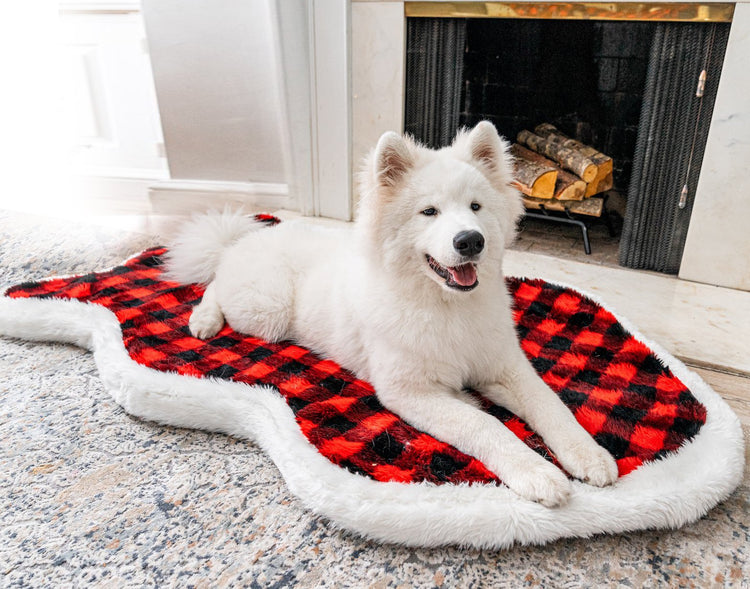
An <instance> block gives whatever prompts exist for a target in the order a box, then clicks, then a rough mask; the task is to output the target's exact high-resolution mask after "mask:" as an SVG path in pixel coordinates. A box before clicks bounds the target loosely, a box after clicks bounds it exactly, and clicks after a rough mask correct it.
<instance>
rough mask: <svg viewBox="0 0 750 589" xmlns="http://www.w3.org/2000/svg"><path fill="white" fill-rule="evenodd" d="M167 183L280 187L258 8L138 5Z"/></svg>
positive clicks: (267, 27)
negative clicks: (143, 27) (224, 183)
mask: <svg viewBox="0 0 750 589" xmlns="http://www.w3.org/2000/svg"><path fill="white" fill-rule="evenodd" d="M142 11H143V17H144V21H145V24H146V32H147V36H148V43H149V49H150V54H151V63H152V68H153V71H154V81H155V84H156V92H157V97H158V101H159V110H160V113H161V120H162V128H163V131H164V139H165V146H166V152H167V157H168V161H169V170H170V175H171V177H172V178H173V179H179V180H183V179H184V180H212V181H221V182H268V183H284V182H286V174H285V164H284V162H285V159H284V150H283V147H282V146H283V143H282V126H281V124H282V118H281V117H282V111H281V101H280V99H279V83H278V80H277V78H276V63H277V59H276V55H275V49H274V41H273V39H272V30H273V29H272V22H271V14H270V9H269V5H268V2H267V1H266V0H243V1H242V2H239V1H236V0H190V1H189V2H185V1H181V0H143V5H142Z"/></svg>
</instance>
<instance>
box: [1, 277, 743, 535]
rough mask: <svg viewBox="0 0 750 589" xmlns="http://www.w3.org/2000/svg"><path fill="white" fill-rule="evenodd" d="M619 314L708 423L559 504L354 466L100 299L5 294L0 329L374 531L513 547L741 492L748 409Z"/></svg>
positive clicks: (619, 528)
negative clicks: (252, 458) (189, 371)
mask: <svg viewBox="0 0 750 589" xmlns="http://www.w3.org/2000/svg"><path fill="white" fill-rule="evenodd" d="M574 290H577V289H574ZM579 292H580V291H579ZM582 294H585V293H582ZM586 296H589V297H590V298H591V299H593V300H595V301H596V300H597V299H596V297H593V296H590V295H586ZM597 302H598V301H597ZM600 304H602V303H600ZM602 306H605V305H603V304H602ZM605 308H606V306H605ZM617 318H618V320H619V321H620V322H621V323H622V325H623V326H624V327H625V328H626V329H628V331H629V332H630V333H632V334H633V335H634V336H635V337H636V338H637V339H639V340H640V341H642V342H643V343H644V344H646V345H647V346H648V347H649V348H650V349H651V350H653V351H654V352H655V353H656V354H657V355H658V356H659V358H660V359H661V360H662V361H663V362H664V363H665V364H666V365H667V366H669V368H670V369H671V370H672V372H673V373H674V374H675V375H676V376H677V377H678V378H679V379H680V380H682V382H684V383H685V385H686V386H688V387H689V388H690V390H691V391H692V393H693V395H695V397H696V398H697V399H698V400H699V401H700V402H701V403H703V404H704V405H705V407H706V409H707V414H708V416H707V420H706V424H705V425H704V426H703V427H702V428H701V430H700V432H699V433H698V435H697V436H696V437H695V438H694V439H693V440H692V441H691V442H689V443H688V444H686V445H685V446H683V447H682V448H681V449H680V450H679V451H678V452H677V453H674V454H671V455H670V456H668V457H667V458H665V459H663V460H659V461H655V462H651V463H648V464H645V465H643V466H641V467H639V468H638V469H637V470H635V471H633V472H631V473H630V474H628V475H627V476H625V477H621V478H620V479H619V480H618V481H617V483H616V484H614V485H613V486H611V487H607V488H597V487H592V486H589V485H585V484H583V483H579V482H574V487H573V494H572V497H571V499H570V501H569V502H568V503H567V504H566V505H565V506H564V507H559V508H554V509H549V508H546V507H543V506H541V505H539V504H537V503H533V502H529V501H526V500H523V499H521V498H519V497H518V496H516V495H515V494H514V493H513V492H511V491H510V490H508V489H507V488H506V487H503V486H499V487H498V486H490V485H472V486H469V485H432V484H427V483H420V484H404V483H395V482H393V483H381V482H377V481H374V480H372V479H369V478H366V477H363V476H359V475H356V474H353V473H351V472H349V471H347V470H345V469H342V468H339V467H337V466H336V465H334V464H333V463H331V462H329V461H328V460H327V459H326V458H325V457H323V456H322V455H321V454H319V453H318V451H317V450H316V449H315V448H314V447H313V446H312V445H311V444H310V443H309V442H308V441H307V439H306V438H305V436H304V435H303V434H302V432H301V431H300V429H299V427H298V426H297V424H296V422H295V420H294V416H293V413H292V411H291V409H290V408H289V406H288V405H287V403H286V401H285V400H284V399H283V398H282V397H281V396H280V395H279V394H278V393H277V392H275V391H274V390H273V389H272V388H270V387H264V386H248V385H244V384H241V383H236V382H231V381H225V380H216V379H211V378H205V379H199V378H191V377H186V376H182V375H178V374H175V373H166V372H159V371H156V370H153V369H150V368H147V367H145V366H142V365H140V364H137V363H136V362H134V361H133V360H132V359H131V358H130V356H129V355H128V353H127V351H126V349H125V347H124V345H123V341H122V335H121V330H120V326H119V324H118V322H117V319H116V317H115V316H114V314H113V313H112V312H111V311H109V310H108V309H106V308H104V307H101V306H99V305H95V304H90V303H83V302H80V301H76V300H60V299H10V298H7V297H0V334H3V335H6V336H11V337H18V338H24V339H33V340H39V341H61V342H70V343H74V344H76V345H79V346H82V347H86V348H88V349H90V350H92V351H93V353H94V358H95V361H96V364H97V367H98V369H99V373H100V375H101V379H102V381H103V382H104V384H105V386H106V388H107V389H108V390H109V391H110V393H111V394H112V396H113V397H114V399H115V401H116V402H117V403H118V404H120V405H121V406H122V407H123V408H124V409H125V411H127V412H128V413H130V414H132V415H136V416H138V417H142V418H144V419H148V420H152V421H156V422H159V423H165V424H170V425H174V426H180V427H191V428H199V429H205V430H211V431H217V432H223V433H226V434H230V435H234V436H238V437H242V438H247V439H249V440H253V441H254V442H256V443H257V444H258V445H260V446H261V447H262V448H263V450H264V451H265V452H266V453H267V454H268V455H269V457H270V458H271V460H273V461H274V463H275V464H276V465H277V466H278V468H279V470H280V471H281V473H282V475H283V477H284V479H285V480H286V482H287V485H288V486H289V489H290V490H291V491H292V492H293V493H294V494H296V495H297V496H298V497H299V498H300V499H301V500H302V501H303V502H304V503H305V505H307V506H308V507H309V508H310V509H311V510H312V511H314V512H315V513H318V514H320V515H323V516H324V517H326V518H328V519H330V520H331V521H332V522H334V523H335V524H336V525H339V526H341V527H342V528H345V529H347V530H351V531H354V532H357V533H359V534H362V535H363V536H367V537H369V538H373V539H375V540H380V541H386V542H395V543H400V544H406V545H410V546H439V545H444V544H459V545H463V546H474V547H490V548H503V547H507V546H510V545H512V544H514V543H522V544H538V543H544V542H548V541H551V540H555V539H557V538H563V537H575V536H580V537H586V536H590V535H592V534H597V533H602V532H610V533H616V532H624V531H630V530H637V529H645V528H664V527H667V528H668V527H678V526H681V525H684V524H686V523H688V522H692V521H694V520H696V519H698V518H700V517H702V516H703V515H704V514H705V513H706V512H707V511H708V510H709V509H711V508H712V507H714V506H715V505H716V504H717V503H719V502H720V501H723V500H724V499H726V498H727V497H728V496H729V495H730V493H731V492H732V491H733V490H734V489H735V488H736V487H737V485H738V484H739V483H740V481H741V480H742V474H743V469H744V440H743V436H742V429H741V426H740V422H739V419H738V418H737V416H736V415H735V414H734V413H733V412H732V411H731V409H730V408H729V406H728V405H727V404H726V403H725V402H724V401H723V399H721V397H720V396H719V395H718V394H716V393H715V392H714V391H713V390H711V388H710V387H709V386H708V385H707V384H706V383H705V382H703V380H702V379H701V378H700V377H698V376H697V375H696V374H695V373H693V372H691V371H690V370H688V369H687V368H686V367H685V366H684V365H683V364H682V363H681V362H679V361H678V360H676V359H675V358H673V357H672V356H671V355H670V354H668V353H667V352H666V351H665V350H663V349H662V348H661V347H659V346H658V345H656V344H653V343H650V342H648V341H647V340H646V339H645V338H644V337H643V336H641V335H640V334H639V333H638V331H637V330H636V329H634V327H633V326H632V325H630V324H629V322H628V321H627V320H625V319H623V318H621V317H617Z"/></svg>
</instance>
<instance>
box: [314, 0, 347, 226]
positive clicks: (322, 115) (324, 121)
mask: <svg viewBox="0 0 750 589" xmlns="http://www.w3.org/2000/svg"><path fill="white" fill-rule="evenodd" d="M308 7H309V8H308V27H309V40H310V62H309V64H310V79H311V115H312V120H311V130H312V137H311V139H312V163H313V212H314V214H315V215H318V216H323V217H332V218H334V219H342V220H345V221H348V220H350V219H351V217H352V145H351V126H352V125H351V65H350V53H351V52H350V34H351V6H350V3H349V2H348V1H347V0H325V1H320V0H317V1H316V0H308Z"/></svg>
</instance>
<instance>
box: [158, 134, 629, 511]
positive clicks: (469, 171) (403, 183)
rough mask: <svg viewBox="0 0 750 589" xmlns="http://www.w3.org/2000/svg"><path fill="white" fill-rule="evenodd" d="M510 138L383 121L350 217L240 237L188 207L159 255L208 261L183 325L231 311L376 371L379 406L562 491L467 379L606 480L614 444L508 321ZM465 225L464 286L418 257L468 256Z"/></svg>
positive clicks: (274, 335) (215, 323)
mask: <svg viewBox="0 0 750 589" xmlns="http://www.w3.org/2000/svg"><path fill="white" fill-rule="evenodd" d="M505 152H506V144H505V142H504V141H503V140H502V139H500V137H499V136H498V135H497V132H496V131H495V128H494V127H493V126H492V125H491V124H490V123H486V122H485V123H480V124H479V125H477V126H476V127H475V128H474V129H473V130H472V131H470V132H462V133H460V134H459V135H458V137H457V138H456V141H455V142H454V144H453V145H452V146H450V147H448V148H445V149H442V150H439V151H432V150H429V149H426V148H424V147H421V146H418V145H416V144H415V143H413V142H412V141H411V140H409V139H404V138H402V137H400V136H399V135H397V134H395V133H386V134H385V135H384V136H383V137H382V138H381V140H380V141H379V143H378V146H377V147H376V148H375V150H374V152H373V153H372V155H371V156H370V158H369V160H368V163H367V165H366V167H365V171H364V172H363V175H362V186H361V193H362V204H361V210H360V215H359V218H358V220H357V222H356V224H355V226H354V228H353V229H352V230H336V231H334V230H331V231H320V230H316V229H312V228H310V227H309V226H306V225H304V224H294V223H282V224H281V225H279V226H278V227H275V228H269V229H264V230H263V231H251V229H252V227H247V228H246V229H247V232H246V233H245V235H244V236H242V237H238V235H237V232H236V231H237V229H238V227H239V228H240V230H241V229H242V222H241V221H240V220H235V219H232V218H231V217H228V216H227V215H226V213H225V214H221V215H217V214H212V215H207V216H205V217H202V218H198V219H195V220H193V221H192V223H191V225H190V226H189V227H188V228H187V230H186V231H183V232H182V234H181V238H180V241H178V242H177V243H175V244H174V245H173V246H172V247H171V248H170V251H171V254H170V260H169V266H170V273H171V275H172V276H178V277H179V276H181V275H182V276H183V277H185V276H187V275H188V273H187V272H184V269H193V268H198V269H200V272H195V273H194V274H191V275H190V276H191V277H192V278H193V281H194V280H195V277H200V279H201V280H202V279H204V278H205V277H207V276H211V275H213V276H214V277H213V280H212V281H211V282H210V284H209V285H208V288H207V290H206V294H205V296H204V298H203V300H202V302H201V303H200V304H199V305H198V306H197V307H196V308H195V310H194V311H193V315H192V317H191V319H190V327H191V330H192V331H193V333H194V335H196V336H199V337H203V338H206V337H210V336H213V335H214V334H215V333H217V332H218V331H219V330H220V329H221V327H222V325H223V323H224V319H225V318H226V320H227V322H228V323H229V325H230V326H231V327H232V328H233V329H235V330H237V331H240V332H242V333H247V334H252V335H256V336H260V337H262V338H265V339H268V340H271V341H279V340H284V339H293V340H296V341H297V342H299V343H301V344H302V345H304V346H306V347H309V348H311V349H313V350H315V351H316V352H318V353H320V354H322V355H324V356H327V357H329V358H332V359H334V360H336V361H337V362H338V363H340V364H341V365H343V366H344V367H345V368H348V369H350V370H352V371H354V372H355V373H356V374H357V375H358V376H359V377H360V378H363V379H365V380H368V381H369V382H371V383H372V384H373V385H374V387H375V390H376V393H377V395H378V398H379V399H380V401H381V402H382V403H383V405H384V406H386V407H387V408H388V409H390V410H392V411H394V412H395V413H397V414H399V415H400V416H401V417H402V418H404V419H405V420H406V421H407V422H409V423H410V424H411V425H413V426H415V427H416V428H418V429H420V430H422V431H425V432H428V433H430V434H432V435H433V436H435V437H436V438H438V439H440V440H442V441H445V442H448V443H449V444H452V445H453V446H455V447H457V448H458V449H459V450H462V451H463V452H466V453H467V454H470V455H472V456H475V457H476V458H478V459H479V460H481V461H482V462H483V463H484V464H485V465H486V466H487V467H488V468H489V469H490V470H491V471H493V472H494V473H495V474H497V475H498V476H499V477H500V478H501V479H502V481H503V482H504V483H505V484H507V485H508V486H509V487H510V488H511V489H513V490H514V491H515V492H516V493H518V494H519V495H520V496H521V497H523V498H525V499H528V500H531V501H537V502H539V503H542V504H544V505H547V506H558V505H561V504H564V503H565V502H566V501H567V499H568V497H569V495H570V493H571V484H570V482H569V481H568V479H567V477H566V476H565V475H564V474H563V473H562V472H561V471H560V470H559V469H558V468H557V467H555V466H554V465H552V464H551V463H549V462H548V461H546V460H544V459H543V458H541V457H540V456H539V455H538V454H536V453H535V452H533V451H532V450H531V449H529V448H528V447H527V446H526V445H525V444H524V443H522V442H521V441H520V440H518V438H516V436H514V435H513V434H512V433H511V432H510V431H509V430H508V429H507V428H506V427H504V426H503V425H502V424H501V423H500V422H498V420H496V419H495V418H494V417H492V416H490V415H488V414H487V413H484V412H483V411H481V410H479V409H477V408H476V407H475V406H474V405H473V404H472V403H471V402H469V401H468V400H467V399H466V398H465V395H464V393H463V392H462V391H463V390H464V389H465V388H467V387H471V388H473V389H475V390H477V391H479V392H481V393H482V394H484V395H485V396H486V397H488V398H489V399H491V400H492V401H494V402H496V403H498V404H501V405H503V406H505V407H506V408H508V409H509V410H510V411H512V412H514V413H516V414H517V415H519V416H520V417H521V418H523V419H524V420H525V421H527V422H528V423H529V424H530V426H531V427H532V428H533V429H534V430H535V431H537V432H538V433H540V434H541V435H542V437H543V438H544V440H545V442H546V443H547V444H548V446H549V447H550V448H551V449H552V451H553V452H554V453H555V455H556V456H557V458H558V460H559V461H560V463H561V464H562V465H563V466H564V467H565V468H566V470H567V471H568V472H570V473H571V474H573V475H574V476H575V477H577V478H579V479H581V480H584V481H587V482H589V483H591V484H594V485H597V486H606V485H609V484H612V483H613V482H614V481H615V480H616V479H617V466H616V464H615V461H614V459H613V458H612V457H611V455H610V454H609V453H608V452H607V451H606V450H604V449H603V448H601V447H600V446H599V445H598V444H596V442H594V440H593V439H592V438H591V437H590V436H589V435H588V434H587V433H586V432H585V430H584V429H583V428H582V427H581V426H580V425H579V424H578V422H577V421H576V420H575V418H574V417H573V415H572V414H571V412H570V411H569V410H568V409H567V408H566V407H565V405H564V404H563V403H562V401H560V399H559V397H558V396H557V395H556V394H555V393H553V392H552V391H551V390H550V389H549V388H548V387H547V386H546V385H545V384H544V382H543V381H542V380H541V379H540V378H539V376H538V375H537V373H536V371H535V370H534V369H533V368H532V367H531V365H530V364H529V362H528V360H527V359H526V357H525V355H524V354H523V352H522V351H521V349H520V346H519V343H518V341H517V338H516V335H515V330H514V325H513V321H512V317H511V312H510V297H509V295H508V293H507V291H506V286H505V282H504V279H503V276H502V273H501V267H502V258H503V254H504V251H505V246H506V245H507V244H508V243H510V241H512V239H513V237H514V232H515V224H516V221H517V218H518V215H519V214H520V211H521V204H520V198H519V195H518V193H517V192H515V191H514V190H513V189H511V188H510V187H509V182H510V180H511V175H510V167H509V163H508V159H507V156H506V153H505ZM476 205H479V207H480V208H479V209H478V210H474V209H473V208H472V207H473V206H476ZM426 209H434V210H435V211H436V212H437V214H434V215H430V216H427V215H425V214H423V213H422V211H425V210H426ZM465 231H472V232H478V233H480V234H481V235H482V236H483V238H484V249H483V251H481V253H479V254H477V255H474V256H472V257H471V260H470V261H471V262H472V263H475V264H476V275H477V277H478V281H479V282H478V286H476V288H474V289H473V290H471V291H469V292H466V291H459V290H455V289H453V288H451V287H449V286H448V285H447V283H446V280H445V278H443V277H441V276H439V275H438V274H437V273H436V272H435V271H433V269H431V267H430V265H429V264H428V262H427V258H426V255H429V256H431V257H432V258H433V259H434V260H436V261H437V262H438V263H439V264H440V265H441V266H443V267H454V266H458V265H461V264H464V263H466V262H467V261H469V259H468V258H465V257H464V256H463V255H461V254H460V253H459V252H458V251H457V249H456V248H455V247H454V237H455V236H456V235H458V234H459V233H461V232H465ZM191 234H192V235H194V236H195V240H196V242H195V243H193V242H192V241H191V238H190V235H191ZM196 244H197V245H196ZM222 248H225V249H222ZM203 249H205V250H206V253H205V254H204V252H203ZM214 264H215V266H214ZM214 267H215V271H214V269H213V268H214Z"/></svg>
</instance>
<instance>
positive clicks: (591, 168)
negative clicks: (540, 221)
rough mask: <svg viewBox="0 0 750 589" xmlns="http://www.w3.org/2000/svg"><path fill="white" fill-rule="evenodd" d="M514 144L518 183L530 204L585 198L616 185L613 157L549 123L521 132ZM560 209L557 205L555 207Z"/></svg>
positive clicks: (527, 202) (512, 150)
mask: <svg viewBox="0 0 750 589" xmlns="http://www.w3.org/2000/svg"><path fill="white" fill-rule="evenodd" d="M517 141H518V143H516V144H514V145H513V146H512V147H511V153H512V154H513V156H514V158H515V182H514V183H513V184H514V186H515V187H516V188H517V189H518V190H520V191H521V192H522V193H523V194H524V195H525V196H526V197H531V198H525V199H524V200H525V202H526V204H527V206H533V207H534V208H539V207H538V206H535V204H536V205H538V201H537V200H536V199H545V200H549V201H552V200H553V199H554V200H557V201H582V200H584V199H585V198H588V197H592V196H595V195H597V194H599V193H601V192H604V191H606V190H609V189H611V188H612V158H611V157H609V156H606V155H604V154H603V153H601V152H599V151H597V150H596V149H594V148H593V147H590V146H588V145H584V144H583V143H581V142H579V141H576V140H575V139H571V138H570V137H567V136H566V135H564V134H563V133H562V132H560V131H559V130H558V129H557V128H556V127H554V126H553V125H550V124H549V123H543V124H541V125H538V126H537V127H536V128H535V129H534V132H533V133H532V132H531V131H525V130H524V131H521V132H520V133H519V134H518V137H517ZM550 204H551V202H550ZM551 208H557V207H551Z"/></svg>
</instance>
